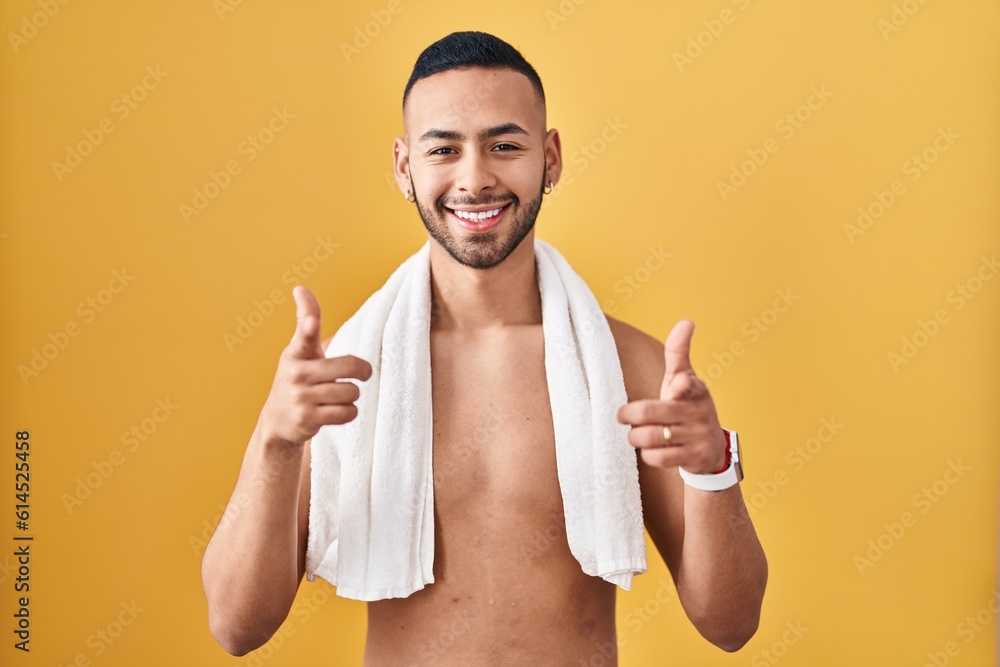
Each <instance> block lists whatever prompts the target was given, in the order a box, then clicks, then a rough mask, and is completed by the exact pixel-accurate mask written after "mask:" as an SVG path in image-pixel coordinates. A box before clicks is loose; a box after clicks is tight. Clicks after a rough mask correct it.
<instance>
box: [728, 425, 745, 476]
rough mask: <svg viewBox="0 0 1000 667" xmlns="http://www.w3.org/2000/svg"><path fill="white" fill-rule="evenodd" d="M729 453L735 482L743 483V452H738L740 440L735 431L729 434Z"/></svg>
mask: <svg viewBox="0 0 1000 667" xmlns="http://www.w3.org/2000/svg"><path fill="white" fill-rule="evenodd" d="M729 452H730V453H731V454H732V457H733V470H735V471H736V480H737V481H739V482H742V481H743V452H741V451H740V438H739V436H738V435H736V431H730V432H729Z"/></svg>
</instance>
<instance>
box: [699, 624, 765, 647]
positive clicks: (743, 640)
mask: <svg viewBox="0 0 1000 667" xmlns="http://www.w3.org/2000/svg"><path fill="white" fill-rule="evenodd" d="M759 624H760V617H759V616H758V617H757V618H756V619H754V620H753V622H752V623H750V624H746V625H744V626H730V627H728V628H725V629H724V630H722V631H720V632H717V633H713V634H712V635H711V636H709V635H708V634H705V633H703V634H704V636H705V639H707V640H708V641H710V642H712V643H713V644H715V645H716V646H718V647H719V648H721V649H722V650H723V651H725V652H727V653H736V652H737V651H739V650H740V649H741V648H743V647H744V646H746V644H747V642H749V641H750V639H751V638H752V637H753V636H754V635H755V634H757V627H758V626H759Z"/></svg>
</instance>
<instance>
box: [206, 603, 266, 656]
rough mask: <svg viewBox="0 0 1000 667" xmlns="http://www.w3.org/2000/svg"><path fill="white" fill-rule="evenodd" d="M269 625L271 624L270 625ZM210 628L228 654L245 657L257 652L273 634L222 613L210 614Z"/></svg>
mask: <svg viewBox="0 0 1000 667" xmlns="http://www.w3.org/2000/svg"><path fill="white" fill-rule="evenodd" d="M268 625H269V624H268ZM208 628H209V630H210V631H211V633H212V636H213V637H215V641H216V642H218V643H219V646H221V647H222V648H223V649H225V651H226V653H229V654H230V655H234V656H237V657H239V656H243V655H246V654H247V653H249V652H250V651H255V650H257V649H258V648H260V647H261V646H263V645H264V644H266V643H267V641H268V640H269V639H270V638H271V636H272V635H273V634H274V633H273V632H268V631H266V630H262V629H260V628H251V627H250V624H247V623H241V622H239V621H237V620H235V619H233V618H231V617H224V616H223V615H222V614H220V613H211V612H210V613H209V617H208Z"/></svg>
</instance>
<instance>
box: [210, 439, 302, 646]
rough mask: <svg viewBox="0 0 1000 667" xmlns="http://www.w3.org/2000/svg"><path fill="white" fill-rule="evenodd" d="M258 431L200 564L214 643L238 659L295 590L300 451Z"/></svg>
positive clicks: (280, 614) (261, 638) (279, 615)
mask: <svg viewBox="0 0 1000 667" xmlns="http://www.w3.org/2000/svg"><path fill="white" fill-rule="evenodd" d="M260 431H261V429H260V428H259V427H258V428H257V429H256V430H255V431H254V434H253V436H252V437H251V439H250V443H249V445H248V446H247V450H246V453H245V454H244V457H243V464H242V467H241V469H240V474H239V478H238V480H237V482H236V486H235V488H234V490H233V494H232V497H231V498H230V499H229V504H228V505H227V506H226V510H225V513H224V514H223V518H222V521H221V522H220V523H219V526H218V528H217V529H216V531H215V534H214V535H213V536H212V539H211V540H210V542H209V544H208V547H207V549H206V551H205V556H204V559H203V562H202V583H203V586H204V589H205V596H206V598H207V599H208V604H209V617H210V625H211V628H212V632H213V634H215V636H216V639H217V640H218V641H219V642H220V643H221V644H222V645H223V646H224V647H225V648H226V650H228V651H230V652H231V653H237V654H242V653H245V652H247V651H249V650H252V649H254V648H257V647H258V646H260V645H261V644H263V643H264V642H266V641H267V639H268V638H269V636H270V635H271V634H273V632H274V631H275V630H277V628H278V627H279V626H280V625H281V622H282V621H283V620H284V619H285V617H286V616H287V614H288V609H289V608H290V607H291V604H292V601H293V600H294V598H295V593H296V591H297V590H298V583H299V575H298V530H297V524H298V522H297V516H298V513H297V508H298V495H299V481H300V474H301V472H300V471H301V467H302V458H303V449H302V446H301V445H288V444H287V443H282V442H278V441H270V442H268V441H265V438H264V437H263V436H262V435H261V433H260Z"/></svg>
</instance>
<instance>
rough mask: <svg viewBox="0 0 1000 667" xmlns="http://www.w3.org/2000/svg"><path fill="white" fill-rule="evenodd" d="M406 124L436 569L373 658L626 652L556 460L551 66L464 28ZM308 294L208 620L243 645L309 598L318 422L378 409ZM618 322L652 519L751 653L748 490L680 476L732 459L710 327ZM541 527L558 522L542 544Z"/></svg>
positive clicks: (378, 631)
mask: <svg viewBox="0 0 1000 667" xmlns="http://www.w3.org/2000/svg"><path fill="white" fill-rule="evenodd" d="M403 122H404V136H403V137H401V138H397V139H396V140H395V142H394V147H393V159H394V164H395V176H396V180H397V182H398V183H399V187H400V190H401V191H402V192H404V193H405V194H406V196H407V199H408V200H410V201H413V202H414V203H416V204H417V208H418V210H419V213H420V216H421V218H422V219H423V221H424V225H425V226H426V227H427V230H428V233H429V236H430V239H431V245H430V263H431V275H432V303H433V309H432V321H431V334H430V345H431V368H432V404H433V412H434V414H433V424H434V439H433V468H434V519H435V522H434V538H435V544H434V579H435V581H434V583H433V584H430V585H428V586H425V587H424V588H423V589H421V590H418V591H416V592H415V593H413V594H412V595H410V596H409V597H406V598H392V599H384V600H377V601H374V602H368V603H367V609H368V634H367V640H366V645H365V658H364V665H365V666H367V667H395V666H409V665H417V664H420V665H423V664H429V665H443V666H447V665H462V666H467V665H565V666H567V667H568V666H574V667H576V666H578V665H590V664H603V665H612V664H617V650H616V628H615V596H616V587H615V586H614V585H613V584H611V583H609V582H607V581H605V580H604V579H601V578H600V577H592V576H589V575H587V574H585V573H584V572H583V571H582V569H581V567H580V563H579V562H577V560H576V558H575V557H574V556H573V555H572V553H571V552H570V549H569V546H568V544H567V541H566V534H565V523H564V520H563V516H564V514H563V506H562V499H561V495H560V489H559V482H558V479H557V473H556V458H555V441H554V435H553V428H552V418H551V413H550V402H549V395H548V390H547V387H546V381H545V368H544V364H543V360H544V348H543V338H542V324H541V323H542V311H541V299H540V295H539V287H538V283H537V279H536V274H535V260H534V230H533V226H534V222H535V217H536V215H537V213H538V210H539V208H540V206H541V200H542V197H543V191H547V189H548V188H550V187H551V184H552V183H554V182H558V180H559V176H560V172H561V167H562V161H561V148H560V139H559V133H558V132H557V131H556V130H555V129H549V130H546V127H547V124H546V118H545V99H544V93H543V90H542V87H541V82H540V81H539V80H538V78H537V74H536V73H535V71H534V69H532V68H531V66H530V65H528V63H527V62H525V61H524V60H523V59H522V58H521V56H520V54H518V53H517V51H516V50H514V49H513V48H512V47H510V46H509V45H508V44H506V43H505V42H502V41H501V40H498V39H497V38H495V37H492V36H489V35H485V34H483V33H456V34H453V35H450V36H448V37H446V38H444V39H443V40H441V41H440V42H438V43H436V44H435V45H432V47H429V48H428V49H427V51H425V52H424V54H422V55H421V58H420V59H418V61H417V65H416V67H415V68H414V72H413V75H412V76H411V79H410V83H409V84H408V86H407V90H406V93H405V94H404V107H403ZM498 208H502V211H501V212H500V213H499V214H498V215H496V216H494V217H492V218H490V219H489V220H486V221H484V222H478V223H470V222H467V221H466V220H464V219H463V218H462V217H460V216H465V217H469V216H468V215H467V214H465V213H462V212H463V211H465V212H468V211H473V212H478V211H488V210H493V209H498ZM456 211H458V215H456ZM608 234H609V238H613V235H614V231H613V228H610V227H609V229H608ZM293 295H294V297H295V301H296V308H297V318H298V323H297V327H296V330H295V334H294V336H293V338H292V340H291V342H290V343H289V345H288V347H287V348H286V349H285V350H284V351H283V352H282V354H281V357H280V360H279V363H278V368H277V371H276V373H275V379H274V384H273V386H272V388H271V392H270V394H269V396H268V398H267V401H266V402H265V404H264V407H263V409H262V410H261V413H260V418H259V420H258V422H257V426H256V428H255V430H254V432H253V435H252V437H251V439H250V442H249V444H248V446H247V449H246V453H245V456H244V458H243V464H242V468H241V470H240V474H239V478H238V480H237V483H236V487H235V489H234V491H233V496H232V498H231V499H230V502H229V507H227V515H231V516H228V517H227V518H226V519H224V521H223V523H222V524H220V527H219V529H218V530H217V531H216V533H215V534H214V535H213V537H212V539H211V541H210V543H209V545H208V548H207V550H206V551H205V556H204V561H203V571H202V579H203V586H204V590H205V594H206V597H207V599H208V606H209V624H210V627H211V630H212V633H213V634H214V636H215V637H216V639H217V640H218V641H219V643H220V644H221V645H222V646H223V647H224V648H225V649H226V650H227V651H229V652H230V653H232V654H234V655H243V654H245V653H247V652H249V651H251V650H254V649H256V648H257V647H259V646H261V645H263V644H264V643H265V642H266V641H267V640H268V639H269V638H270V637H271V635H273V633H274V632H275V631H276V630H277V629H278V628H279V626H280V625H281V623H282V622H283V621H284V620H285V618H286V616H287V615H288V612H289V609H290V608H291V605H292V602H293V600H294V598H295V595H296V591H297V590H298V586H299V583H300V581H301V579H302V575H303V573H304V571H305V552H306V544H307V530H308V512H309V494H310V464H309V461H310V453H309V452H310V450H309V447H310V439H311V438H312V437H313V436H314V435H315V434H316V432H317V431H318V430H319V428H320V427H321V426H323V425H333V426H332V427H333V428H336V425H338V424H344V423H346V422H349V421H351V420H353V419H354V418H355V417H356V416H357V407H356V406H355V405H354V401H356V400H357V399H358V397H359V396H360V391H365V389H364V380H366V379H367V378H368V377H369V376H370V375H371V366H370V365H369V363H368V362H367V361H365V360H362V359H359V358H357V357H353V356H344V357H337V358H330V359H327V358H325V356H324V350H325V349H326V347H327V345H328V343H329V339H327V341H324V342H320V308H319V304H318V303H317V302H316V300H315V299H314V298H313V296H312V294H311V293H309V291H308V290H307V289H306V288H304V287H297V288H296V289H295V290H294V291H293ZM607 319H608V323H609V325H610V327H611V331H612V334H613V336H614V340H615V343H616V346H617V350H618V355H619V358H620V361H621V366H622V372H623V375H624V380H625V388H626V393H627V396H628V403H627V404H626V405H623V406H621V407H620V409H619V410H618V412H617V419H618V420H619V421H620V422H621V423H624V424H630V425H631V429H630V431H629V442H630V443H631V444H632V445H633V446H634V447H635V448H636V457H637V460H638V468H639V484H640V490H641V497H642V508H643V516H644V521H645V526H646V529H647V530H648V532H649V535H650V537H651V538H652V541H653V543H654V544H655V546H656V548H657V550H658V551H659V553H660V555H661V556H662V558H663V560H664V561H665V563H666V565H667V566H668V568H669V570H670V572H671V575H672V577H673V579H674V582H675V584H676V588H677V594H678V597H679V600H680V602H681V604H682V606H683V608H684V610H685V612H686V613H687V615H688V617H689V618H690V619H691V621H692V622H693V623H694V625H695V627H696V628H697V629H698V631H699V632H700V633H701V634H702V635H703V636H704V637H706V638H707V639H708V640H709V641H711V642H712V643H713V644H715V645H717V646H719V647H720V648H722V649H724V650H726V651H736V650H738V649H739V648H740V647H742V646H743V645H744V644H745V643H746V642H747V641H748V640H749V639H750V637H751V636H752V635H753V634H754V632H756V629H757V625H758V622H759V619H760V608H761V602H762V598H763V595H764V588H765V583H766V579H767V565H766V560H765V557H764V553H763V551H762V549H761V546H760V543H759V542H758V539H757V535H756V533H755V531H754V528H753V525H752V523H751V521H750V519H749V516H748V515H747V510H746V506H745V505H744V502H743V497H742V495H741V493H740V487H739V485H738V484H736V485H734V486H731V487H729V488H727V489H725V490H722V491H718V492H711V491H705V490H701V489H699V488H695V487H694V486H689V485H688V484H686V483H685V482H684V481H683V480H682V478H681V475H680V474H679V471H678V468H683V469H684V470H686V471H687V472H690V473H694V474H701V475H704V474H713V473H717V472H718V471H719V470H720V469H721V468H724V467H725V463H726V461H727V455H726V451H727V449H728V447H727V444H726V440H725V434H724V432H723V431H722V428H721V427H720V425H719V421H718V419H717V416H716V411H715V407H714V404H713V401H712V398H711V396H710V395H709V392H708V390H707V388H706V387H705V385H704V383H703V382H702V381H701V380H699V379H698V378H697V376H696V375H695V373H694V371H693V369H692V368H691V364H690V361H689V357H688V355H689V346H690V342H691V335H692V332H693V329H694V325H693V323H692V322H690V321H688V320H683V321H681V322H679V323H678V324H677V325H676V326H675V327H674V329H673V330H672V331H671V333H670V335H669V337H668V339H667V341H666V344H665V345H664V344H662V343H660V342H659V341H657V340H656V339H655V338H652V337H650V336H648V335H646V334H644V333H642V332H640V331H639V330H637V329H635V328H633V327H631V326H629V325H627V324H625V323H623V322H620V321H618V320H616V319H614V318H611V317H608V318H607ZM352 379H353V380H357V382H354V381H352ZM664 425H668V426H669V427H670V435H671V440H670V443H669V445H670V446H667V444H668V443H667V442H666V439H665V438H666V436H665V433H664V429H663V427H664ZM484 428H485V429H486V433H485V437H476V438H475V441H473V438H472V435H473V434H475V433H477V429H479V431H478V432H479V433H480V434H482V433H483V429H484ZM539 534H542V535H545V536H547V538H546V539H551V538H552V537H553V536H555V539H552V540H551V541H550V542H548V543H546V544H545V545H544V547H543V548H537V549H532V548H531V545H532V544H533V542H534V541H535V540H536V538H537V535H539ZM443 636H447V637H455V640H454V641H452V642H450V643H446V644H442V643H440V642H435V640H436V639H439V638H441V637H443ZM592 659H593V660H594V661H595V662H592ZM331 664H332V663H331Z"/></svg>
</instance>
